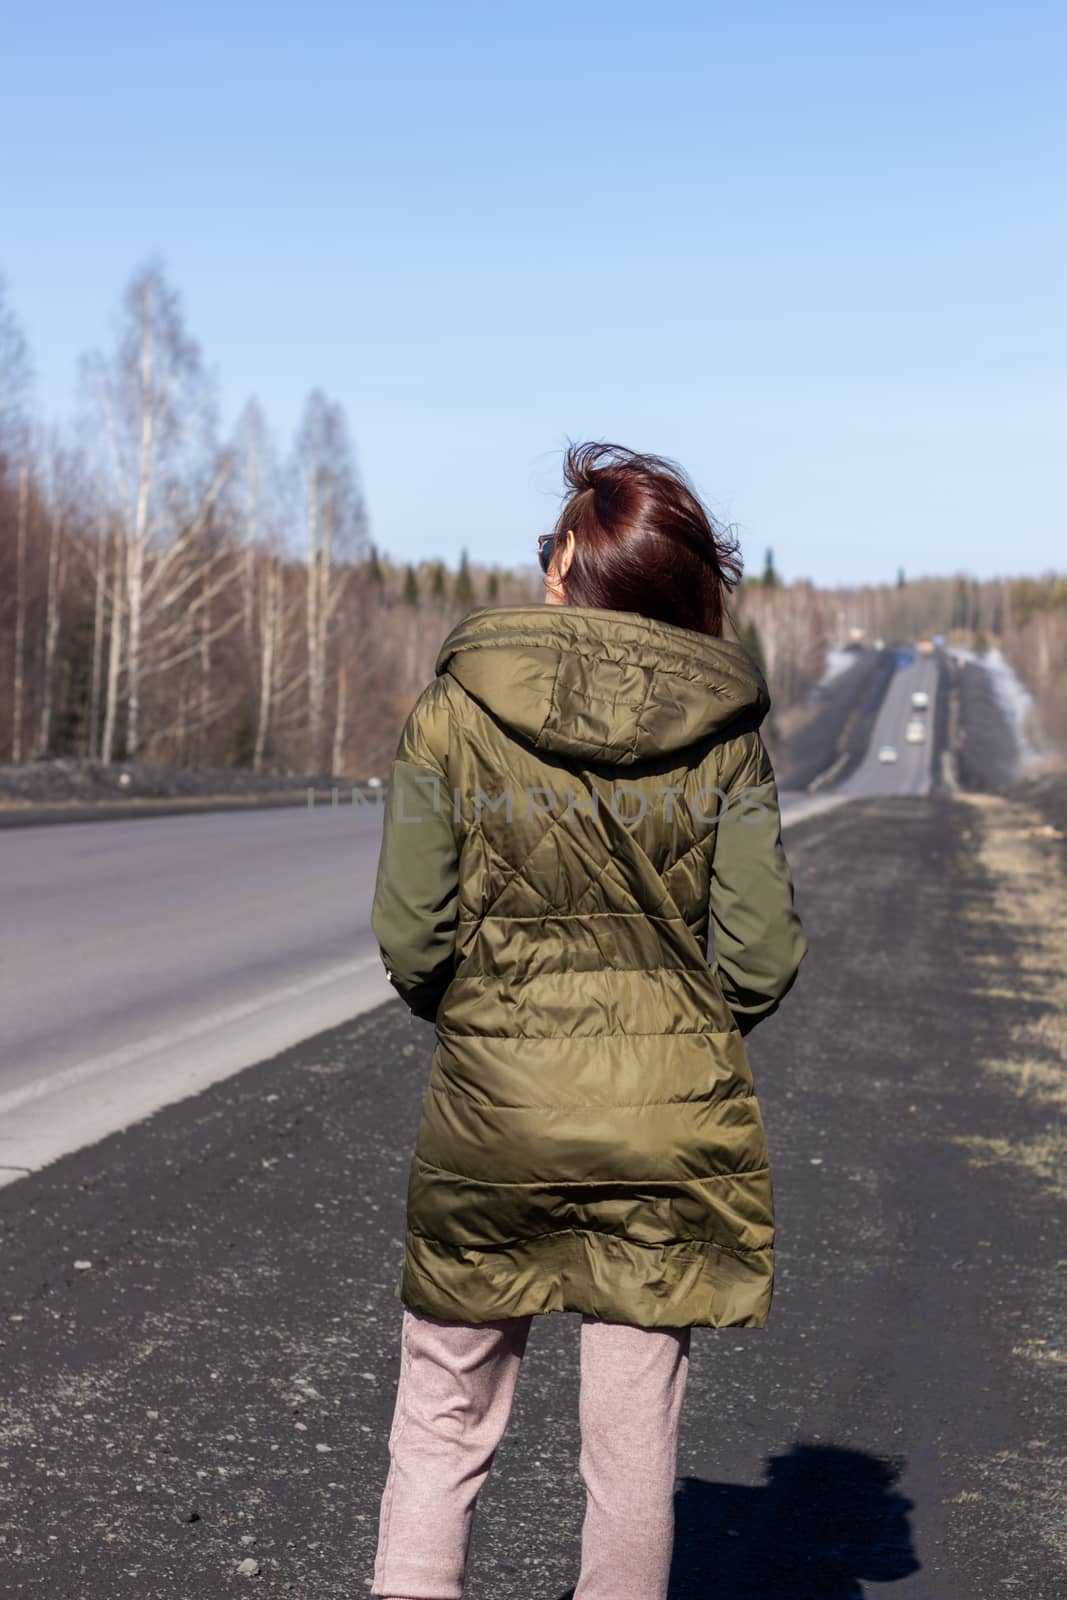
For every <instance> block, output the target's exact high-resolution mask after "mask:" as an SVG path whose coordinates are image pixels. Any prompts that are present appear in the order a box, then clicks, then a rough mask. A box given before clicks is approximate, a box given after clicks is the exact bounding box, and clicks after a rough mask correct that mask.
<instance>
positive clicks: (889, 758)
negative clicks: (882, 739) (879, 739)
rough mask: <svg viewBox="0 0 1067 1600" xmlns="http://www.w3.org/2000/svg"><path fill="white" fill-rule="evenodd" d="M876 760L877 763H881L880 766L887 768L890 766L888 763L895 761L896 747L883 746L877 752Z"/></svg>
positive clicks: (893, 745)
mask: <svg viewBox="0 0 1067 1600" xmlns="http://www.w3.org/2000/svg"><path fill="white" fill-rule="evenodd" d="M878 759H879V761H881V762H882V764H883V765H884V766H888V765H889V764H890V762H893V761H895V760H896V759H897V747H896V745H895V744H884V745H883V746H882V748H881V749H880V750H879V752H878Z"/></svg>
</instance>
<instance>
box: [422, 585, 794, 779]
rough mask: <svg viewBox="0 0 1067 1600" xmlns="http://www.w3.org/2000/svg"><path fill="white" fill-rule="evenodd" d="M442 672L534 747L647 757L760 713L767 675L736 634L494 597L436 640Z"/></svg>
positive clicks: (606, 758) (573, 754) (591, 757)
mask: <svg viewBox="0 0 1067 1600" xmlns="http://www.w3.org/2000/svg"><path fill="white" fill-rule="evenodd" d="M437 672H438V673H443V672H447V673H448V674H449V675H450V676H451V677H453V678H455V680H456V682H457V683H459V684H461V685H462V687H463V688H464V689H465V690H466V692H467V693H468V694H469V695H471V696H472V697H473V698H474V699H475V700H477V701H478V702H479V704H480V705H482V706H484V707H485V709H486V710H487V711H489V712H490V713H491V714H492V715H493V716H494V717H496V718H497V719H498V720H499V721H500V722H502V723H504V724H505V726H507V727H508V728H509V729H511V730H512V731H513V732H514V733H516V734H518V735H520V736H521V737H522V738H524V739H526V740H528V741H529V742H530V743H531V744H532V745H534V746H535V748H537V749H538V750H549V751H552V752H554V753H557V754H559V755H561V756H565V757H569V758H571V759H574V758H579V759H582V760H585V761H593V762H604V763H606V764H612V765H616V764H627V763H631V762H637V761H646V760H649V759H651V758H654V757H656V756H661V755H665V754H667V753H668V752H670V751H673V750H677V749H681V748H682V747H683V746H685V745H689V744H693V743H695V742H696V741H697V740H698V739H702V738H705V737H707V736H708V735H709V734H713V733H717V732H719V731H720V730H721V729H723V728H725V727H727V726H728V725H729V724H730V723H731V722H733V721H734V720H735V719H737V718H740V717H747V718H748V719H749V720H750V721H751V722H753V723H757V724H758V723H760V722H762V720H763V718H764V717H765V716H766V714H767V711H768V709H769V707H770V698H769V696H768V694H767V686H766V684H765V683H764V681H763V677H762V676H761V674H760V672H759V670H758V669H757V667H756V666H755V665H754V663H753V662H752V660H751V658H750V657H749V656H748V655H747V654H746V653H745V651H744V650H743V649H742V648H741V646H740V645H738V644H734V643H733V642H732V641H731V640H728V639H712V638H709V637H708V636H707V635H706V634H702V633H694V632H692V631H691V630H690V629H688V628H676V627H673V626H671V625H670V624H669V623H666V622H656V621H653V620H652V619H651V618H649V617H643V616H640V615H638V614H637V613H636V612H633V611H601V610H597V609H594V608H592V607H585V606H552V605H545V604H541V605H527V606H497V607H485V608H483V609H481V610H478V611H472V612H471V613H470V614H469V615H468V616H466V617H464V619H463V621H462V622H460V623H459V624H458V625H457V626H456V627H455V628H453V629H452V632H451V633H450V634H449V635H448V637H447V639H446V640H445V642H444V644H443V645H442V646H441V649H440V652H439V653H438V657H437Z"/></svg>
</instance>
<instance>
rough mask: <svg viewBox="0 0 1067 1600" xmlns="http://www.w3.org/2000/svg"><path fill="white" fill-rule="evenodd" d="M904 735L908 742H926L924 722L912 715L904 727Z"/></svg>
mask: <svg viewBox="0 0 1067 1600" xmlns="http://www.w3.org/2000/svg"><path fill="white" fill-rule="evenodd" d="M904 737H905V739H906V740H907V742H908V743H909V744H925V743H926V724H925V722H920V721H919V719H918V717H913V718H912V719H911V721H910V722H909V723H908V726H907V727H906V728H905V729H904Z"/></svg>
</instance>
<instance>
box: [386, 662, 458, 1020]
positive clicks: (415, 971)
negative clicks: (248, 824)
mask: <svg viewBox="0 0 1067 1600" xmlns="http://www.w3.org/2000/svg"><path fill="white" fill-rule="evenodd" d="M447 765H448V702H447V692H446V690H445V686H444V681H443V680H442V679H441V678H437V679H435V680H434V682H433V683H431V684H430V685H429V687H428V688H427V689H426V690H424V691H423V693H422V695H421V696H420V698H419V700H418V701H417V702H416V704H415V707H414V709H413V710H412V712H411V715H410V716H409V717H408V720H407V722H406V723H405V725H404V730H403V732H402V733H401V736H400V744H399V746H398V748H397V752H396V758H395V760H394V761H393V766H392V774H391V778H390V783H389V793H388V796H387V799H386V804H385V816H384V819H383V824H382V847H381V855H380V856H379V859H378V876H377V881H376V883H375V889H374V904H373V907H372V910H371V927H372V928H373V930H374V936H375V938H376V939H377V941H378V947H379V950H380V952H381V957H382V960H383V961H384V963H385V966H386V970H387V971H388V972H389V974H390V980H391V982H392V984H393V987H394V988H395V989H396V991H397V993H398V994H399V995H400V997H401V999H402V1000H403V1001H404V1002H405V1004H406V1005H407V1006H409V1007H410V1009H411V1010H412V1011H413V1012H414V1013H415V1015H416V1016H417V1017H423V1018H425V1019H426V1020H427V1021H430V1022H432V1021H433V1019H434V1018H435V1016H436V1015H437V1007H438V1005H439V1003H440V1000H441V996H442V995H443V994H444V992H445V989H446V988H447V987H448V984H449V983H450V981H451V978H452V974H453V971H454V964H455V940H456V917H457V910H458V901H459V850H458V843H457V839H456V832H455V828H454V826H453V822H452V795H451V792H450V789H449V786H448V775H447Z"/></svg>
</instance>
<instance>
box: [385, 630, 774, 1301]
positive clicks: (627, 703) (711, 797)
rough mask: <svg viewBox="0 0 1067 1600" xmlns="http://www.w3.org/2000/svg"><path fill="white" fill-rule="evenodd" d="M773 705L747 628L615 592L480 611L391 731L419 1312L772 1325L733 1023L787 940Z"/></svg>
mask: <svg viewBox="0 0 1067 1600" xmlns="http://www.w3.org/2000/svg"><path fill="white" fill-rule="evenodd" d="M768 704H769V702H768V698H767V691H766V688H765V686H764V683H763V681H762V679H761V677H760V675H759V673H758V672H757V671H756V669H755V668H754V666H753V665H752V663H751V662H750V661H749V659H748V657H747V656H746V655H745V654H744V652H743V651H742V650H741V649H740V647H739V646H737V645H734V644H732V643H729V642H726V641H723V640H718V639H710V638H707V637H705V636H704V635H701V634H696V633H691V632H689V631H688V630H684V629H679V628H673V627H669V626H668V625H666V624H664V623H660V622H655V621H650V620H648V619H646V618H643V617H640V616H637V615H635V614H632V613H628V612H626V613H624V612H610V611H596V610H590V609H583V608H579V607H550V606H516V607H502V608H494V609H486V610H482V611H477V612H474V613H472V614H471V615H469V616H468V617H467V618H466V619H465V620H464V621H463V622H461V623H460V624H459V625H458V627H456V628H455V629H454V630H453V632H452V633H451V634H450V635H449V638H448V639H447V640H446V641H445V643H444V645H443V646H442V649H441V651H440V654H439V657H438V661H437V676H436V678H435V679H434V681H433V682H432V683H431V684H430V685H429V687H428V688H427V689H426V690H425V691H424V693H423V694H422V696H421V697H420V699H419V700H418V702H417V704H416V705H415V707H414V709H413V711H412V712H411V715H410V716H409V718H408V720H407V723H406V725H405V728H404V731H403V734H402V736H401V740H400V745H399V749H398V751H397V757H396V761H395V763H394V767H393V773H392V781H391V784H390V790H389V796H388V801H387V808H386V816H385V823H384V832H383V842H382V853H381V859H380V864H379V870H378V881H377V886H376V892H375V901H374V911H373V926H374V930H375V934H376V937H377V940H378V943H379V946H380V948H381V952H382V958H383V960H384V961H385V963H386V966H387V967H388V968H389V969H390V971H391V973H392V976H393V982H394V984H395V986H396V988H397V991H398V992H399V994H400V995H401V997H402V998H403V999H405V1000H406V1001H407V1003H408V1004H409V1005H410V1006H411V1007H412V1009H413V1010H414V1011H415V1012H416V1013H417V1014H418V1015H421V1016H424V1017H429V1018H432V1019H433V1020H434V1021H435V1022H436V1027H437V1044H436V1049H435V1051H434V1055H433V1061H432V1065H431V1070H430V1077H429V1083H428V1086H427V1089H426V1095H425V1102H424V1106H423V1113H422V1121H421V1127H420V1131H419V1135H418V1140H417V1144H416V1149H415V1154H414V1159H413V1162H412V1167H411V1175H410V1182H409V1192H408V1231H407V1240H406V1249H405V1262H404V1269H403V1278H402V1282H401V1290H400V1292H401V1295H402V1297H403V1299H404V1301H405V1303H406V1304H407V1305H409V1306H410V1307H411V1308H412V1309H414V1310H417V1311H421V1312H423V1313H426V1314H428V1315H432V1316H436V1317H440V1318H444V1319H445V1320H450V1321H461V1322H485V1321H491V1320H494V1319H496V1318H500V1317H508V1316H520V1315H525V1314H526V1313H529V1312H545V1311H563V1310H571V1311H580V1312H585V1313H588V1314H590V1315H592V1316H596V1317H599V1318H602V1319H604V1320H607V1321H614V1322H627V1323H633V1324H637V1325H639V1326H644V1327H656V1326H660V1327H670V1326H680V1325H684V1324H693V1323H705V1324H710V1325H713V1326H723V1325H747V1326H759V1325H762V1324H763V1322H764V1321H765V1320H766V1316H767V1312H768V1308H769V1304H770V1298H771V1291H772V1281H773V1248H772V1247H773V1203H772V1186H771V1175H770V1170H769V1162H768V1154H767V1145H766V1139H765V1136H764V1128H763V1123H762V1120H761V1117H760V1112H759V1107H758V1104H757V1101H756V1098H755V1094H754V1089H753V1081H752V1074H751V1071H750V1068H749V1064H748V1060H747V1057H746V1053H745V1046H744V1037H743V1036H744V1035H745V1034H746V1033H747V1032H748V1031H749V1030H750V1029H751V1028H752V1027H753V1026H755V1025H756V1023H757V1022H759V1021H760V1020H761V1018H763V1017H765V1016H767V1015H768V1014H769V1013H770V1012H771V1011H773V1010H774V1009H775V1008H776V1006H777V1005H778V1003H779V1001H780V1000H781V998H782V996H783V995H784V994H785V993H786V991H787V990H788V988H789V987H790V985H791V984H792V982H793V979H794V977H795V975H796V971H797V968H798V966H799V963H800V960H801V957H802V956H803V953H804V937H803V933H802V931H801V927H800V923H799V920H798V918H797V915H796V912H795V909H794V905H793V889H792V883H791V880H790V875H789V870H788V866H787V864H786V859H785V855H784V853H783V850H782V844H781V833H780V819H779V812H778V801H777V794H776V790H775V784H774V777H773V774H772V771H771V767H770V763H769V761H768V758H767V754H766V751H765V749H764V746H763V742H762V739H761V737H760V733H759V726H760V723H761V721H762V719H763V717H764V716H765V714H766V711H767V708H768ZM709 933H710V935H711V938H712V940H713V953H712V956H711V958H710V960H709V956H708V942H709Z"/></svg>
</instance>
